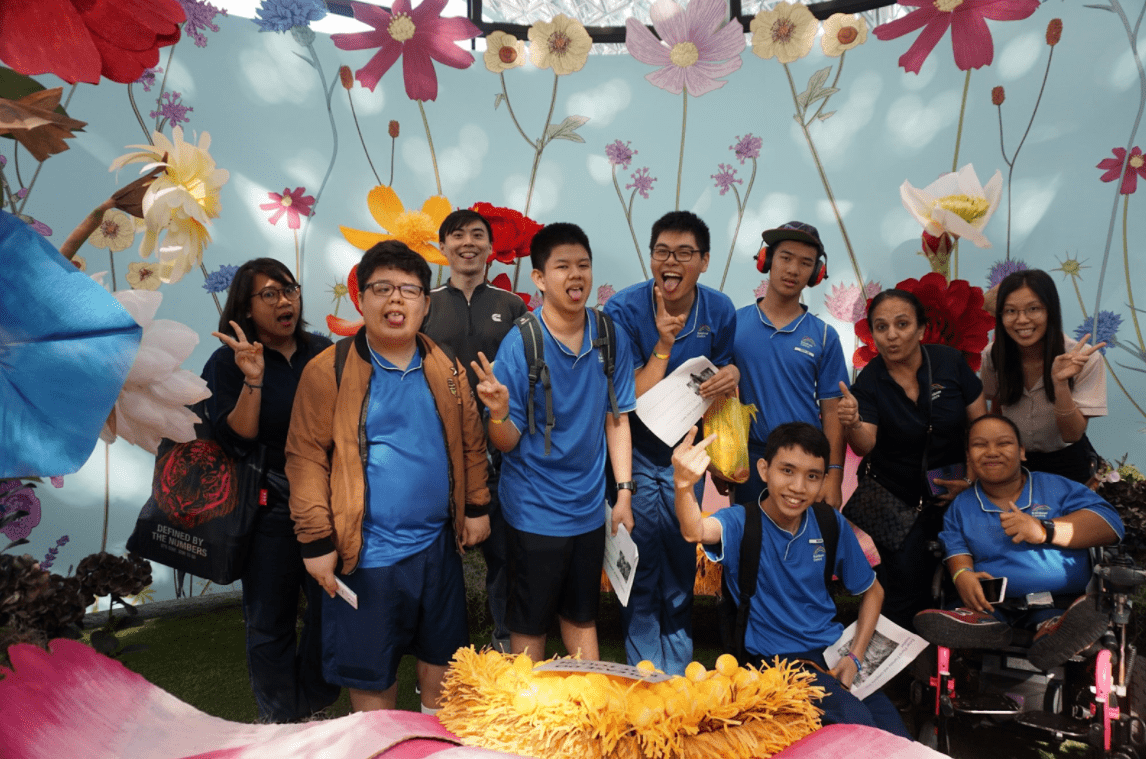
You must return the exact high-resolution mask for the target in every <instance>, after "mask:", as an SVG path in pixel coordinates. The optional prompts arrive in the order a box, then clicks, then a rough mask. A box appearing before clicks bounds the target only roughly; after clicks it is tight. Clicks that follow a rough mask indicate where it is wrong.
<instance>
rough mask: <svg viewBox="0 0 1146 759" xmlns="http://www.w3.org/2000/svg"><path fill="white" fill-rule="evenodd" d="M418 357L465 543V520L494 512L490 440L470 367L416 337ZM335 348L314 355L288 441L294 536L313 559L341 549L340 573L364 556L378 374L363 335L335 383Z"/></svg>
mask: <svg viewBox="0 0 1146 759" xmlns="http://www.w3.org/2000/svg"><path fill="white" fill-rule="evenodd" d="M418 352H419V353H420V354H421V355H422V367H423V371H424V373H425V376H426V381H427V383H428V384H429V386H430V393H431V394H432V395H433V396H434V402H435V405H436V406H437V409H438V417H439V418H440V419H441V421H442V429H443V431H444V433H445V438H446V448H447V451H445V452H438V451H427V452H426V453H427V455H440V454H441V453H448V455H449V462H450V465H449V468H448V471H449V473H450V491H449V492H450V517H451V519H452V521H453V529H454V539H455V542H456V543H458V545H459V551H460V550H461V549H460V542H458V541H459V538H458V536H460V535H461V534H462V528H463V527H464V524H465V518H466V517H467V516H470V517H478V516H483V515H484V514H486V513H487V511H488V504H489V490H487V489H486V441H485V432H484V430H483V429H482V424H481V418H480V416H479V414H478V408H477V402H476V401H475V400H474V396H473V391H472V390H471V389H470V383H469V382H468V380H467V379H466V373H465V369H464V368H463V367H462V366H461V364H460V363H458V362H457V361H456V360H454V359H452V358H451V357H450V356H448V355H447V354H446V353H445V352H444V351H443V350H442V349H441V348H439V347H438V346H437V345H435V344H434V342H433V341H432V340H430V339H429V338H428V337H426V336H425V335H423V334H420V333H419V334H418ZM334 354H335V346H331V347H329V348H327V349H326V350H325V351H323V352H322V353H321V354H319V355H318V356H317V357H315V358H314V359H313V360H312V361H311V362H310V363H309V364H307V366H306V369H304V370H303V373H302V377H301V379H300V380H299V384H298V391H297V392H296V394H295V398H294V409H293V411H292V414H291V424H290V432H289V434H288V435H287V442H286V458H287V461H286V473H287V477H288V479H289V480H290V491H291V492H290V510H291V517H292V518H293V519H294V523H295V535H296V536H297V537H298V540H299V542H300V543H301V544H302V555H303V556H304V557H307V558H311V557H315V556H324V555H326V554H328V553H330V552H331V551H335V550H337V552H338V557H339V559H340V560H341V561H340V563H341V566H340V568H339V571H340V572H342V573H344V574H345V573H349V572H351V571H352V570H353V569H354V568H355V566H357V564H358V555H359V553H360V551H361V550H362V520H363V517H364V515H365V509H366V488H365V470H366V449H365V444H364V442H363V436H364V434H365V432H364V430H365V425H366V410H367V406H368V404H367V399H368V395H369V389H370V376H371V374H372V371H373V368H372V365H371V362H370V354H369V349H368V348H367V345H366V332H365V329H361V330H359V331H358V334H357V335H356V336H355V337H354V345H353V350H351V351H350V352H349V353H348V354H347V357H346V365H345V366H344V367H343V371H342V381H341V384H339V385H338V386H337V390H336V385H335V377H334Z"/></svg>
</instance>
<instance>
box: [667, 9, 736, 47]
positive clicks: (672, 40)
mask: <svg viewBox="0 0 1146 759" xmlns="http://www.w3.org/2000/svg"><path fill="white" fill-rule="evenodd" d="M721 4H723V0H721ZM689 7H692V4H691V3H689ZM649 17H650V19H651V20H652V22H653V27H654V28H655V29H656V30H657V36H659V37H660V38H661V39H662V40H664V41H665V44H667V45H668V46H669V47H670V48H671V47H672V46H673V45H676V44H679V43H681V42H689V41H691V40H692V35H690V34H689V24H688V16H687V12H686V11H685V10H684V9H683V8H681V7H680V6H679V5H677V4H676V3H674V2H673V0H656V2H654V3H653V4H652V6H650V7H649Z"/></svg>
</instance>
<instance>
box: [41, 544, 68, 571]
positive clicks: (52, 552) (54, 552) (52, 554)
mask: <svg viewBox="0 0 1146 759" xmlns="http://www.w3.org/2000/svg"><path fill="white" fill-rule="evenodd" d="M69 540H70V538H69V537H68V536H67V535H64V536H63V537H61V538H60V539H59V540H57V541H56V544H55V545H54V546H52V547H51V548H49V549H48V554H47V555H46V556H45V557H44V560H43V561H41V562H40V569H42V570H44V571H45V572H46V571H48V570H49V569H51V568H52V564H54V563H55V562H56V557H57V556H58V555H59V554H60V549H61V548H63V547H64V546H66V545H67V544H68V541H69Z"/></svg>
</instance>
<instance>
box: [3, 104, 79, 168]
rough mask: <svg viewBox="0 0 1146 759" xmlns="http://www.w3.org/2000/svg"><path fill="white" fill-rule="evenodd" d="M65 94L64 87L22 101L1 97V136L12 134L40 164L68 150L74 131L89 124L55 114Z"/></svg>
mask: <svg viewBox="0 0 1146 759" xmlns="http://www.w3.org/2000/svg"><path fill="white" fill-rule="evenodd" d="M63 91H64V88H63V87H53V88H52V89H50V90H39V91H38V92H32V93H29V94H28V95H25V96H24V97H22V98H20V99H19V100H7V99H5V98H0V134H7V135H11V137H12V139H14V140H16V142H18V143H20V144H21V145H23V146H24V147H25V148H27V149H28V152H29V153H31V154H32V157H33V158H35V159H36V160H37V161H46V160H47V159H48V156H50V155H55V154H56V153H62V152H64V151H65V150H67V149H68V143H66V142H64V140H69V139H71V138H73V137H75V135H74V134H72V130H73V129H82V128H83V127H85V126H87V122H85V121H77V120H76V119H73V118H69V117H68V116H67V114H61V113H59V112H57V111H56V109H57V108H59V105H60V96H61V95H62V94H63Z"/></svg>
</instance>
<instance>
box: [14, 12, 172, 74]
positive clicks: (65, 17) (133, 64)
mask: <svg viewBox="0 0 1146 759" xmlns="http://www.w3.org/2000/svg"><path fill="white" fill-rule="evenodd" d="M186 19H187V16H186V14H185V13H184V12H183V8H182V7H181V6H180V5H179V3H178V2H176V0H147V1H146V2H144V1H143V0H102V2H91V0H36V2H0V29H2V30H3V32H2V33H0V61H3V62H4V63H5V64H7V65H8V66H10V67H11V68H13V69H15V70H16V71H19V72H20V73H21V74H55V75H56V76H58V77H60V78H61V79H63V80H64V81H65V82H69V83H71V84H75V83H76V82H87V83H89V84H98V83H99V78H100V75H101V74H102V75H103V76H105V77H107V78H108V79H110V80H112V81H113V82H122V83H124V84H127V83H128V82H134V81H135V80H136V79H138V78H139V77H140V76H141V75H142V74H143V72H144V71H146V70H147V69H149V68H151V67H152V66H155V65H156V64H158V63H159V48H161V47H164V46H166V45H174V44H175V43H176V42H178V41H179V25H180V24H181V23H183V22H184V21H185V20H186Z"/></svg>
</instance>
